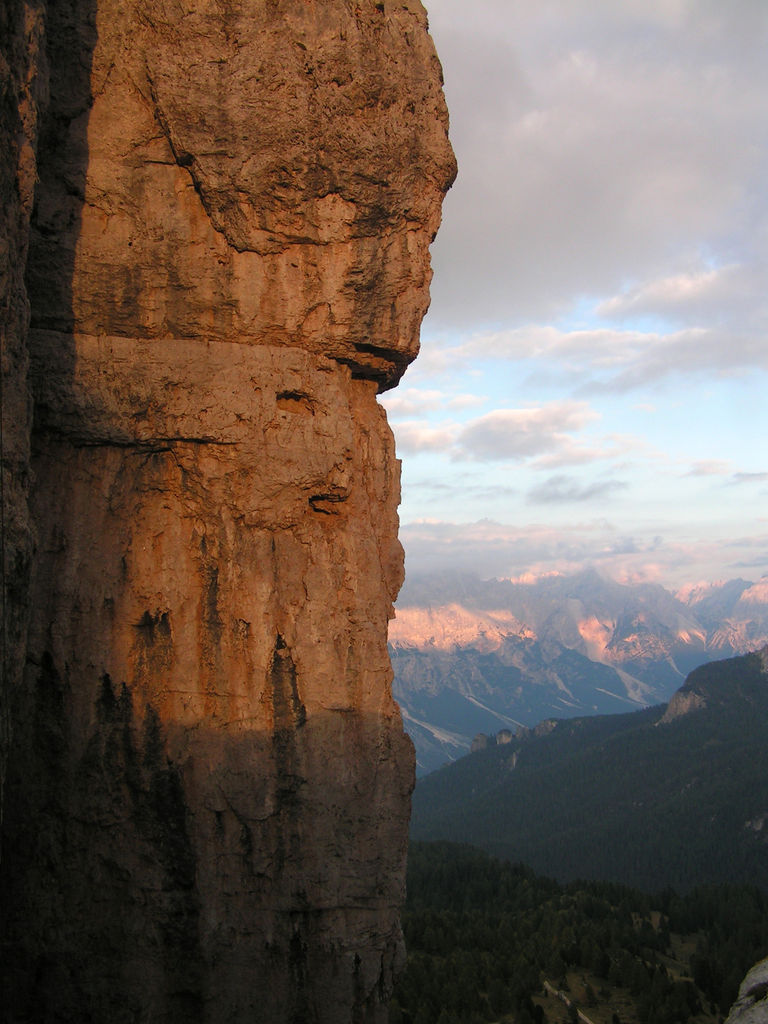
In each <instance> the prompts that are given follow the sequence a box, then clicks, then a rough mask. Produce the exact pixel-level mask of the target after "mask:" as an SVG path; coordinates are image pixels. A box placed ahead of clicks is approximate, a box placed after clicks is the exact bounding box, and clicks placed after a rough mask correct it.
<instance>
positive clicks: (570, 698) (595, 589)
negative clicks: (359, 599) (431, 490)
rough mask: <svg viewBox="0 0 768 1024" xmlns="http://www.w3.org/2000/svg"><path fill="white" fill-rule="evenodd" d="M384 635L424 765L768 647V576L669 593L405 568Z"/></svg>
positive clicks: (624, 705) (584, 580)
mask: <svg viewBox="0 0 768 1024" xmlns="http://www.w3.org/2000/svg"><path fill="white" fill-rule="evenodd" d="M389 640H390V655H391V658H392V665H393V668H394V673H395V679H394V692H395V696H396V698H397V700H398V702H399V703H400V706H401V708H402V711H403V716H404V720H405V725H406V729H407V730H408V732H409V733H410V735H411V737H412V739H413V741H414V744H415V746H416V755H417V763H418V772H419V774H422V775H423V774H425V773H426V772H429V771H432V770H434V769H435V768H438V767H439V766H440V765H442V764H444V763H446V762H447V761H452V760H455V759H456V758H457V757H461V756H462V755H463V754H465V753H467V752H468V751H469V750H470V748H471V744H472V740H473V737H474V736H475V735H476V734H477V733H480V732H497V731H498V730H499V729H500V728H503V727H507V728H509V729H512V730H514V729H515V728H517V726H519V725H524V726H532V725H535V724H536V723H537V722H540V721H542V720H543V719H546V718H567V717H573V716H582V715H588V714H590V715H591V714H611V713H615V712H617V711H621V710H626V709H630V708H642V707H648V706H652V705H655V704H659V703H661V702H664V701H667V700H669V698H670V697H671V696H672V694H673V693H674V692H675V690H676V689H677V688H678V687H679V686H680V685H681V683H682V682H683V680H684V679H685V677H686V675H687V673H688V672H690V670H691V669H693V668H695V667H696V666H698V665H701V664H704V663H705V662H707V661H711V660H713V659H719V658H728V657H731V656H732V655H735V654H743V653H745V652H747V651H750V650H755V649H757V648H758V647H761V646H762V645H763V644H765V643H768V577H766V578H764V579H762V580H760V581H759V582H757V583H754V582H749V581H747V580H741V579H738V580H729V581H727V582H723V583H714V584H699V585H696V586H691V587H687V588H685V589H684V590H681V591H680V592H678V593H677V594H673V593H671V592H670V591H668V590H666V589H665V588H664V587H662V586H660V585H658V584H651V583H641V584H620V583H616V582H614V581H611V580H607V579H604V578H603V577H601V576H600V575H599V574H598V573H597V572H595V571H594V570H586V571H584V572H581V573H578V574H577V575H573V576H559V575H558V576H548V577H544V578H542V579H539V580H537V581H535V582H532V583H521V582H513V581H510V580H481V579H479V578H478V577H475V576H471V575H466V574H459V573H444V574H439V575H432V576H421V577H418V576H417V577H410V576H409V577H408V578H407V580H406V584H405V586H404V588H403V591H402V593H401V595H400V598H399V600H398V602H397V614H396V618H395V619H394V621H393V622H392V623H391V624H390V634H389Z"/></svg>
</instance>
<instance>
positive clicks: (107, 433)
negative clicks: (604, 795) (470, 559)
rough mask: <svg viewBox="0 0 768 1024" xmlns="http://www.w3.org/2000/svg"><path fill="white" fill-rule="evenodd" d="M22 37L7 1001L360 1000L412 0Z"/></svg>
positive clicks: (406, 789)
mask: <svg viewBox="0 0 768 1024" xmlns="http://www.w3.org/2000/svg"><path fill="white" fill-rule="evenodd" d="M47 39H48V56H47V61H48V65H49V68H50V102H49V104H48V107H47V112H46V116H45V120H44V123H43V128H42V131H41V133H40V139H39V146H38V158H39V177H40V181H39V185H38V190H37V196H36V201H35V211H34V215H33V222H32V230H31V240H30V253H29V259H28V264H27V280H28V289H29V295H30V301H31V329H30V332H29V353H30V367H31V369H30V381H31V390H32V394H33V396H34V431H33V437H32V469H33V473H34V481H35V483H34V486H33V488H32V491H31V494H30V508H31V518H32V521H33V523H34V527H35V530H36V532H37V547H38V551H37V557H36V559H35V562H34V571H33V574H32V582H31V591H30V593H31V600H30V605H31V615H30V622H29V631H28V641H27V662H26V670H25V673H24V678H23V682H22V684H21V685H19V686H18V687H17V689H16V690H15V697H14V702H13V704H12V719H13V721H12V724H13V730H12V738H11V746H10V755H9V758H8V781H7V785H6V794H5V823H4V837H3V839H4V853H3V861H2V868H0V874H1V875H2V886H3V888H2V900H3V906H4V909H5V913H4V920H3V923H2V925H0V927H2V928H3V930H4V933H3V935H2V941H3V944H4V946H3V949H4V955H3V963H2V968H0V970H2V972H3V973H4V975H5V977H4V978H3V985H2V987H3V990H4V991H5V992H10V993H11V998H10V1001H7V1002H6V1004H5V1010H4V1011H3V1012H4V1013H5V1018H4V1019H7V1020H9V1021H10V1020H13V1021H16V1020H26V1019H33V1020H37V1019H40V1020H54V1019H55V1020H62V1021H67V1020H72V1021H74V1020H77V1021H82V1020H93V1021H110V1022H122V1021H125V1022H128V1021H131V1022H133V1021H143V1020H150V1019H151V1020H156V1021H169V1022H170V1021H185V1022H186V1021H192V1020H195V1021H206V1022H207V1021H211V1022H214V1021H227V1022H239V1021H243V1022H244V1021H249V1022H251V1021H265V1022H266V1021H269V1022H273V1021H274V1022H277V1021H295V1022H297V1024H298V1022H315V1021H317V1022H320V1021H328V1022H334V1024H335V1022H343V1021H345V1020H349V1021H361V1022H362V1021H380V1020H383V1019H385V1016H386V999H387V997H388V992H389V988H390V982H391V976H392V972H393V969H394V967H395V966H396V964H397V961H398V958H399V957H400V955H401V941H400V931H399V923H398V907H399V904H400V902H401V898H402V887H403V881H404V854H405V844H406V834H407V819H408V811H409V794H410V788H411V784H412V775H413V765H412V752H411V747H410V742H409V741H408V740H407V738H406V737H405V736H404V734H403V730H402V724H401V720H400V715H399V711H398V709H397V706H396V704H395V703H394V701H393V699H392V696H391V690H390V683H391V670H390V665H389V661H388V657H387V650H386V624H387V619H388V616H389V614H390V611H391V604H392V601H393V599H394V597H395V595H396V593H397V590H398V588H399V586H400V583H401V579H402V552H401V549H400V546H399V543H398V541H397V536H396V530H397V512H396V509H397V502H398V498H399V479H398V478H399V469H398V464H397V461H396V459H395V455H394V449H393V443H392V437H391V434H390V431H389V428H388V426H387V424H386V419H385V416H384V413H383V411H382V410H381V408H380V407H379V406H378V404H377V402H376V394H377V392H378V391H380V390H382V389H383V388H386V387H390V386H393V385H394V384H395V383H396V382H397V380H398V378H399V376H400V374H401V373H402V371H403V369H404V368H405V366H406V365H407V363H408V362H409V361H410V360H411V359H412V358H413V357H414V355H415V354H416V351H417V347H418V328H419V324H420V321H421V318H422V316H423V314H424V311H425V309H426V305H427V302H428V285H429V277H430V272H429V259H428V246H429V243H430V241H431V240H432V238H433V236H434V233H435V231H436V230H437V226H438V223H439V210H440V202H441V199H442V196H443V194H444V192H445V191H446V189H447V188H448V186H449V184H450V182H451V180H452V176H453V174H454V164H453V157H452V154H451V152H450V148H449V146H448V143H447V139H446V126H447V118H446V114H445V109H444V105H443V100H442V94H441V88H440V70H439V65H438V63H437V59H436V57H435V55H434V52H433V49H432V45H431V42H430V40H429V37H428V35H427V31H426V19H425V15H424V12H423V9H422V8H421V5H420V3H418V0H399V2H397V3H392V2H389V0H386V2H385V3H374V2H369V0H359V2H357V3H352V2H348V0H332V2H328V0H326V2H323V3H314V2H306V0H239V2H231V3H228V4H225V5H213V4H210V3H208V2H202V0H201V2H199V3H197V2H192V3H188V4H184V5H179V4H177V3H176V2H175V0H151V2H150V0H127V2H126V0H121V2H120V3H118V2H117V0H73V2H71V3H67V4H53V3H51V4H50V5H49V8H48V11H47ZM19 308H22V309H23V304H22V306H20V307H19ZM18 333H19V337H21V334H22V333H23V332H22V331H21V330H19V332H18ZM4 358H5V352H4ZM4 452H5V449H4ZM21 504H22V505H23V502H21ZM17 646H18V644H17ZM6 950H9V951H10V952H9V954H8V955H6V953H5V951H6Z"/></svg>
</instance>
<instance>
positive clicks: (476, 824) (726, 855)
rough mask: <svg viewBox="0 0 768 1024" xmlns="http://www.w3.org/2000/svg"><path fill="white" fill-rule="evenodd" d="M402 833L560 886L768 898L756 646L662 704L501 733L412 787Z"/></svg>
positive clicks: (767, 765) (764, 698) (765, 729)
mask: <svg viewBox="0 0 768 1024" xmlns="http://www.w3.org/2000/svg"><path fill="white" fill-rule="evenodd" d="M412 836H413V838H415V839H422V840H423V839H428V840H435V839H448V840H451V841H454V842H463V843H471V844H473V845H474V846H479V847H481V848H483V849H485V850H486V851H488V852H489V853H492V854H494V855H496V856H499V857H502V858H505V859H509V860H512V861H521V862H523V863H525V864H527V865H529V866H530V867H532V868H533V869H534V870H535V871H537V872H540V873H542V874H545V875H549V876H551V877H554V878H556V879H558V880H560V881H567V880H572V879H577V878H578V879H602V880H606V881H614V882H621V883H624V884H627V885H632V886H636V887H638V888H640V889H645V890H646V891H659V890H660V889H661V888H663V887H665V886H672V887H673V888H675V889H677V890H678V891H686V890H688V889H690V888H691V887H692V886H694V885H698V884H703V883H713V882H746V883H749V884H754V885H758V886H759V887H761V888H763V889H765V890H768V647H766V648H764V649H763V650H762V651H761V652H759V653H755V654H748V655H743V656H740V657H737V658H729V659H727V660H724V661H718V662H712V663H710V664H707V665H703V666H701V667H699V668H697V669H695V670H694V671H693V672H692V673H691V674H690V675H689V677H688V679H687V681H686V683H685V685H684V686H683V687H681V688H680V689H679V690H678V691H677V693H676V694H675V695H674V696H673V698H672V700H671V701H670V702H669V704H668V705H662V706H658V707H654V708H649V709H646V710H644V711H637V712H633V713H627V714H622V715H606V716H593V717H589V718H573V719H566V720H561V721H559V722H554V721H551V722H549V723H546V724H544V725H542V726H540V727H539V728H538V729H536V730H526V729H521V730H519V731H518V733H517V734H516V735H511V734H510V733H509V732H507V731H506V730H504V731H502V732H501V733H500V734H498V736H496V737H492V738H490V740H489V742H488V743H487V745H486V746H485V748H484V749H482V750H478V751H477V752H475V753H473V754H470V755H468V756H466V757H463V758H461V759H460V760H458V761H456V762H455V763H453V764H450V765H447V766H446V767H444V768H442V769H441V770H440V771H437V772H434V773H433V774H432V775H429V776H427V777H426V778H424V779H421V780H420V781H419V783H418V784H417V786H416V790H415V793H414V800H413V815H412Z"/></svg>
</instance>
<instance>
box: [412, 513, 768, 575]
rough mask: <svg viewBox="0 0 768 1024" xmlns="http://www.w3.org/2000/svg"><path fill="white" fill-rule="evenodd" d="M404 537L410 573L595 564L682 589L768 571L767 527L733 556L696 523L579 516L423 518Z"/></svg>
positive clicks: (742, 540)
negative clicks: (565, 520)
mask: <svg viewBox="0 0 768 1024" xmlns="http://www.w3.org/2000/svg"><path fill="white" fill-rule="evenodd" d="M400 537H401V540H402V541H403V544H404V546H405V552H406V572H407V573H408V574H420V573H424V572H434V571H439V570H441V569H444V568H445V567H446V566H450V567H451V568H452V569H457V570H463V571H467V572H474V573H477V574H478V575H480V576H481V577H485V578H491V577H516V576H520V575H523V574H525V573H532V574H534V575H536V576H539V575H543V574H547V573H552V572H563V573H569V572H576V571H578V570H580V569H583V568H586V567H588V566H593V567H597V568H599V570H600V572H601V573H603V574H604V575H607V576H610V577H612V578H614V579H618V580H620V581H629V580H635V581H638V580H648V581H657V582H660V583H663V584H664V585H665V586H667V587H670V588H676V587H679V586H682V585H683V584H685V583H688V582H690V581H691V580H693V579H696V580H698V579H709V580H713V579H723V578H726V579H727V578H729V577H732V576H736V575H738V574H739V570H740V569H750V570H754V571H755V575H761V574H765V573H766V572H768V534H766V533H765V532H762V533H759V532H756V533H754V534H752V535H750V534H744V535H738V536H733V537H731V539H730V540H729V542H728V556H727V557H724V546H725V545H724V543H723V541H722V540H718V539H717V538H712V537H709V536H707V535H706V534H705V533H702V534H701V535H696V534H695V532H694V531H693V529H692V528H691V527H690V526H686V527H684V528H680V529H677V530H675V529H673V528H671V527H665V528H664V529H663V530H662V531H661V532H660V531H659V529H658V524H653V525H649V527H647V528H644V527H642V526H636V527H635V528H634V529H630V530H627V529H624V528H621V527H619V526H618V525H616V524H615V523H612V522H611V521H609V520H606V519H604V518H595V519H588V518H585V519H583V520H580V521H579V520H574V521H573V522H572V523H571V524H570V526H568V527H567V528H563V527H557V528H556V527H553V526H549V525H546V524H539V523H533V524H525V525H515V526H513V525H509V524H505V523H500V522H496V521H492V520H488V519H482V520H477V521H475V522H468V523H454V522H446V521H441V520H430V521H426V520H422V521H417V522H406V523H405V524H403V525H402V526H401V530H400Z"/></svg>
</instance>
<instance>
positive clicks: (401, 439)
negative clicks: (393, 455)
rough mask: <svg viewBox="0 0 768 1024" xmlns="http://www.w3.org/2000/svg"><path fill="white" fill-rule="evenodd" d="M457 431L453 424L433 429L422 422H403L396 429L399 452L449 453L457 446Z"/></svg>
mask: <svg viewBox="0 0 768 1024" xmlns="http://www.w3.org/2000/svg"><path fill="white" fill-rule="evenodd" d="M457 429H458V428H457V426H456V424H453V423H446V424H443V425H439V426H434V427H433V426H430V425H429V424H427V423H424V422H422V421H421V420H403V421H401V422H399V423H398V424H397V427H396V428H395V444H396V447H397V451H398V453H399V454H402V453H404V452H408V453H410V454H416V453H418V452H441V451H449V450H450V449H452V448H453V446H454V444H455V441H456V432H457Z"/></svg>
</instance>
